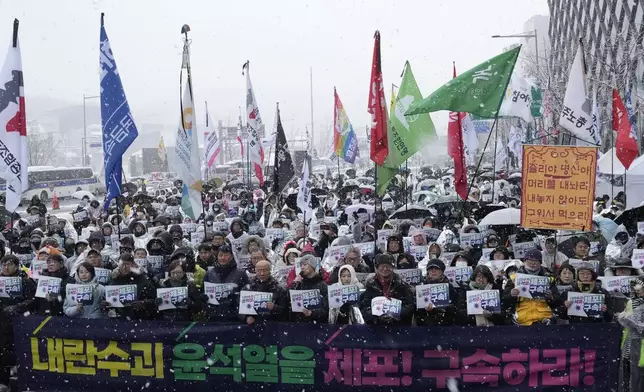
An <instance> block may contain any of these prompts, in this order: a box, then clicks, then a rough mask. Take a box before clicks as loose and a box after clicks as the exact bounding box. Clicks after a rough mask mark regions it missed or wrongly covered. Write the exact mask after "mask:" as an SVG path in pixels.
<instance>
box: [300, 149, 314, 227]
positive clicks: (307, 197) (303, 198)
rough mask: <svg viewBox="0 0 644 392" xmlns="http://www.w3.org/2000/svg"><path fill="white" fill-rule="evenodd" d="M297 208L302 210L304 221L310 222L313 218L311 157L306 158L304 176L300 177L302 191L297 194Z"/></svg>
mask: <svg viewBox="0 0 644 392" xmlns="http://www.w3.org/2000/svg"><path fill="white" fill-rule="evenodd" d="M297 207H298V208H299V209H300V210H302V213H303V214H304V219H305V220H306V221H308V220H309V219H311V217H312V216H313V209H312V208H311V188H309V157H308V155H307V156H306V157H305V158H304V165H303V166H302V176H301V177H300V191H299V192H298V194H297Z"/></svg>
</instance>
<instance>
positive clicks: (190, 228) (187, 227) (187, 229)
mask: <svg viewBox="0 0 644 392" xmlns="http://www.w3.org/2000/svg"><path fill="white" fill-rule="evenodd" d="M179 226H181V230H182V231H183V232H184V233H194V232H195V231H197V224H196V223H181V224H180V225H179Z"/></svg>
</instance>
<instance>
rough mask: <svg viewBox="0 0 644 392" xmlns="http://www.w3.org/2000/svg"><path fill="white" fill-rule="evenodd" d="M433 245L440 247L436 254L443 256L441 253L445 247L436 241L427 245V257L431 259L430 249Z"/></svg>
mask: <svg viewBox="0 0 644 392" xmlns="http://www.w3.org/2000/svg"><path fill="white" fill-rule="evenodd" d="M432 246H433V247H438V253H437V254H436V256H437V257H440V256H441V254H442V253H443V247H441V246H440V245H439V244H438V243H436V242H432V243H431V244H429V246H428V247H427V253H426V255H425V257H427V258H428V259H429V250H430V249H431V248H432Z"/></svg>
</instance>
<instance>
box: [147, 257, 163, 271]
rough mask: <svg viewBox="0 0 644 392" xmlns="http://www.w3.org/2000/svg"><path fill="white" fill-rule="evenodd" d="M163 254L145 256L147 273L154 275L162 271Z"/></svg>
mask: <svg viewBox="0 0 644 392" xmlns="http://www.w3.org/2000/svg"><path fill="white" fill-rule="evenodd" d="M163 259H164V257H163V256H150V255H148V256H147V260H148V274H150V275H156V274H159V273H161V272H163Z"/></svg>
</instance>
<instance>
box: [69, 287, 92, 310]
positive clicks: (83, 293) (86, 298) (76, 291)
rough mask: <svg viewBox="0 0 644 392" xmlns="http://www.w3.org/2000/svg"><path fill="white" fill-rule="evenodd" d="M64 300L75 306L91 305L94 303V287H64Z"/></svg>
mask: <svg viewBox="0 0 644 392" xmlns="http://www.w3.org/2000/svg"><path fill="white" fill-rule="evenodd" d="M65 295H66V297H65V298H69V299H70V300H72V301H74V302H76V303H77V304H83V305H91V304H92V303H94V286H93V285H91V284H71V283H70V284H68V285H67V286H66V287H65Z"/></svg>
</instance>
